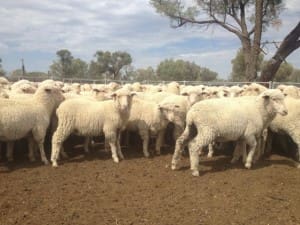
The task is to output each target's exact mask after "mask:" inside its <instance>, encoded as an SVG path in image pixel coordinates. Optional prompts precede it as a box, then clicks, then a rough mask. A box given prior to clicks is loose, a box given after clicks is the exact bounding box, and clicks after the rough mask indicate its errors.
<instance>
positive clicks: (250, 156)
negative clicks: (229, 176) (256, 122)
mask: <svg viewBox="0 0 300 225" xmlns="http://www.w3.org/2000/svg"><path fill="white" fill-rule="evenodd" d="M246 143H247V144H248V145H249V153H248V156H247V159H246V163H245V167H246V168H247V169H250V168H251V164H252V160H253V156H254V154H255V149H256V145H257V141H256V138H255V136H250V137H248V138H247V139H246Z"/></svg>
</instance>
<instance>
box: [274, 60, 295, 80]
mask: <svg viewBox="0 0 300 225" xmlns="http://www.w3.org/2000/svg"><path fill="white" fill-rule="evenodd" d="M293 70H294V68H293V66H292V65H291V64H289V63H287V62H284V63H281V65H280V67H279V69H278V70H277V72H276V74H275V77H274V81H277V82H283V81H290V80H291V77H290V76H291V75H292V72H293Z"/></svg>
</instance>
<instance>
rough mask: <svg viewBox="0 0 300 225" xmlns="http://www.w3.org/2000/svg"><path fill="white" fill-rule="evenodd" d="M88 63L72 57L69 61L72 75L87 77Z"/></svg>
mask: <svg viewBox="0 0 300 225" xmlns="http://www.w3.org/2000/svg"><path fill="white" fill-rule="evenodd" d="M88 67H89V66H88V64H87V63H86V62H85V61H83V60H81V59H79V58H77V59H73V60H72V63H71V71H72V75H73V77H87V76H88Z"/></svg>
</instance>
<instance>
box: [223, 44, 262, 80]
mask: <svg viewBox="0 0 300 225" xmlns="http://www.w3.org/2000/svg"><path fill="white" fill-rule="evenodd" d="M263 59H264V55H263V54H262V53H261V54H259V56H258V57H257V63H256V66H257V68H256V71H258V72H259V71H260V68H261V65H262V62H263ZM231 64H232V71H231V74H230V78H229V80H231V81H247V77H246V66H245V61H244V54H243V50H242V49H239V50H238V51H237V53H236V56H235V58H233V59H232V60H231Z"/></svg>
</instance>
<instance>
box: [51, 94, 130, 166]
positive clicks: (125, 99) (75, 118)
mask: <svg viewBox="0 0 300 225" xmlns="http://www.w3.org/2000/svg"><path fill="white" fill-rule="evenodd" d="M132 95H133V94H132V93H130V92H129V91H128V90H125V89H120V90H117V91H116V92H114V93H113V94H112V97H113V100H107V101H102V102H97V101H91V100H86V99H81V98H77V99H70V100H68V101H65V102H63V103H62V104H61V105H60V106H59V108H58V109H57V111H56V114H57V117H58V127H57V130H56V131H55V133H54V134H53V137H52V153H51V161H52V165H53V166H54V167H56V166H57V159H58V156H59V152H60V150H61V146H62V144H63V142H64V141H65V140H66V139H67V138H68V136H69V135H70V134H71V133H75V134H78V135H81V136H87V137H93V136H99V135H102V134H104V135H105V139H106V141H107V142H108V143H109V145H110V147H111V151H112V158H113V160H114V162H116V163H117V162H119V158H118V155H119V157H120V158H122V159H123V158H124V156H123V154H122V152H121V147H120V143H119V137H120V132H121V131H122V130H123V129H124V128H125V126H126V123H127V120H128V118H129V113H130V108H131V99H132ZM70 109H72V110H70Z"/></svg>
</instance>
